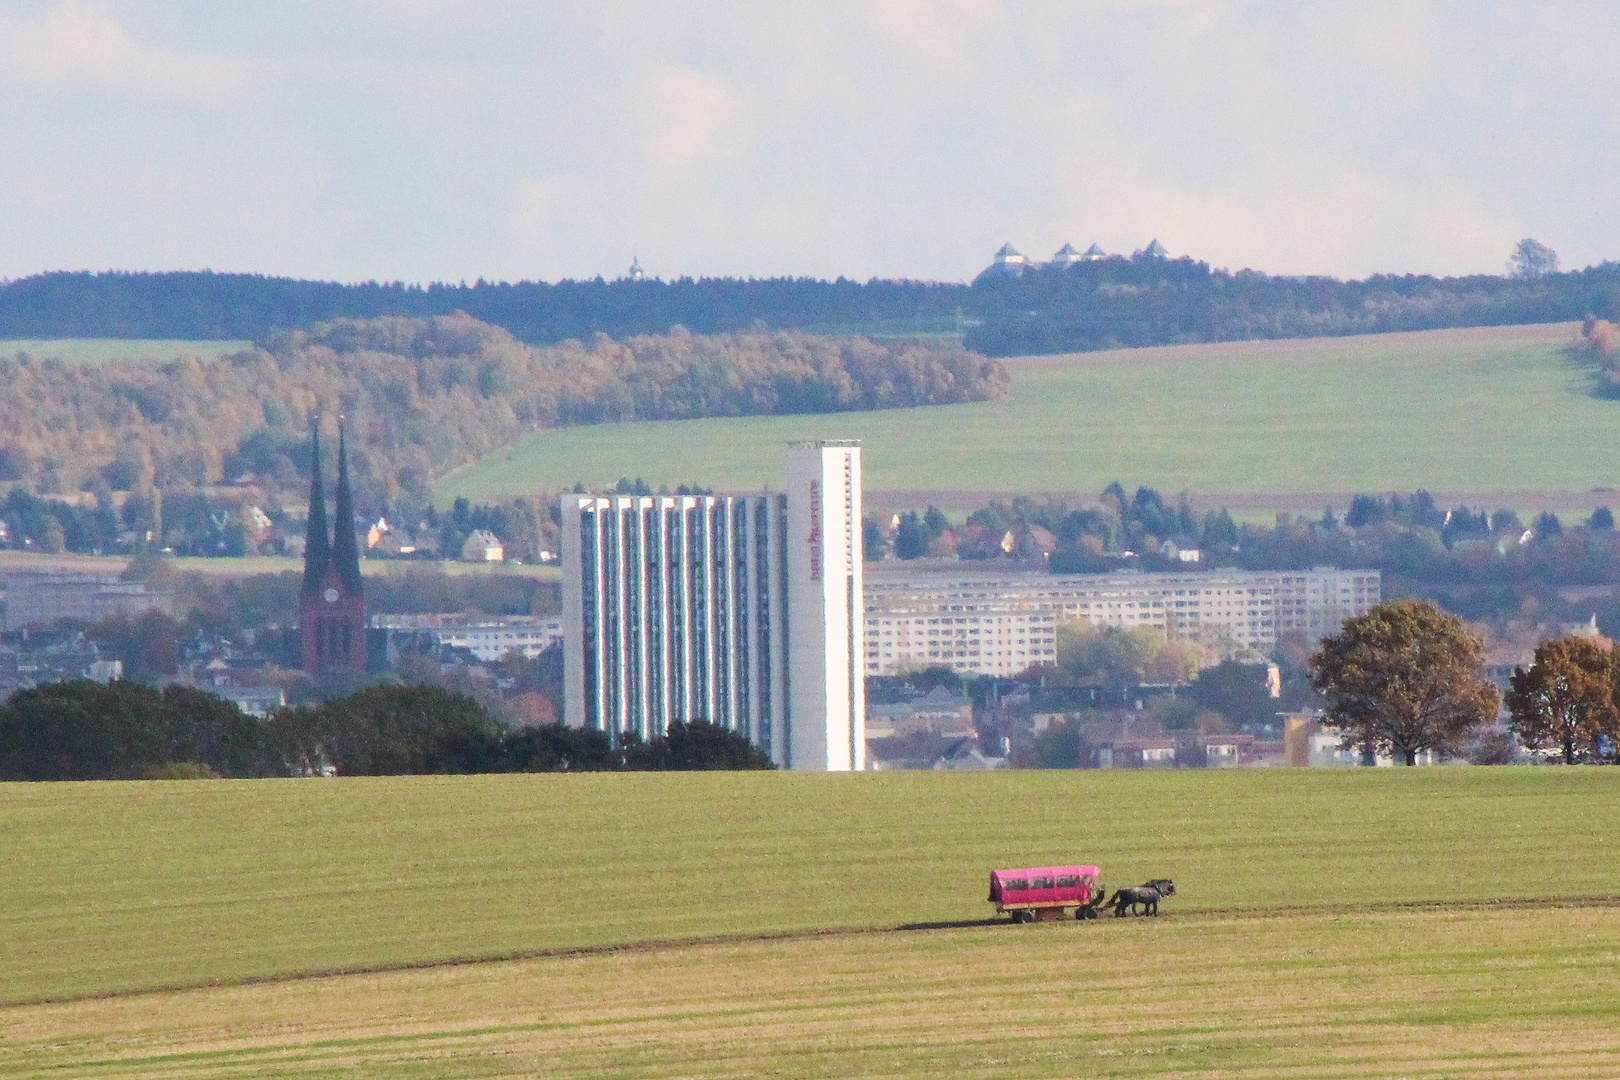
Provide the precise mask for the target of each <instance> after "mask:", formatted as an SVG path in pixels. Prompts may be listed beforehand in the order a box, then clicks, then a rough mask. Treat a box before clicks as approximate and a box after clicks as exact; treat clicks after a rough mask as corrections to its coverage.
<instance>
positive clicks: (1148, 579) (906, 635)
mask: <svg viewBox="0 0 1620 1080" xmlns="http://www.w3.org/2000/svg"><path fill="white" fill-rule="evenodd" d="M1381 591H1382V579H1381V578H1380V576H1379V573H1378V571H1376V570H1325V569H1324V570H1311V571H1293V572H1287V573H1284V572H1250V571H1235V570H1234V571H1204V572H1198V573H1186V574H1177V573H1152V574H1146V573H1124V574H1041V573H1023V572H994V571H971V570H968V571H964V570H957V569H953V570H933V569H920V570H918V569H911V568H899V567H895V568H890V567H883V568H880V569H875V570H874V571H873V572H872V573H871V575H870V576H869V577H868V578H867V587H866V594H865V598H866V634H865V639H864V645H865V648H864V649H863V650H862V653H863V658H864V660H865V672H866V674H868V675H889V674H894V673H896V672H899V671H904V670H906V669H908V668H918V667H934V666H944V667H948V668H950V669H952V670H953V671H959V672H962V673H964V674H969V673H971V674H981V675H1016V674H1018V673H1019V672H1021V671H1023V670H1025V669H1026V668H1028V667H1029V666H1030V665H1031V664H1039V663H1054V662H1056V658H1057V624H1058V623H1060V622H1063V621H1066V620H1074V621H1083V622H1088V623H1090V624H1092V625H1093V626H1098V627H1107V626H1117V627H1121V628H1126V629H1129V628H1134V627H1140V626H1145V627H1148V628H1150V629H1154V630H1160V631H1163V632H1164V633H1166V634H1184V635H1188V636H1206V635H1209V634H1211V633H1214V634H1218V635H1223V636H1228V637H1230V638H1231V639H1232V640H1233V641H1234V642H1236V643H1238V644H1241V645H1247V646H1250V647H1252V648H1254V649H1257V650H1260V651H1262V652H1263V651H1267V650H1269V649H1270V648H1272V647H1273V646H1274V645H1275V644H1276V643H1277V637H1278V635H1279V634H1286V633H1290V632H1292V633H1296V634H1302V635H1304V636H1305V638H1306V639H1307V640H1308V641H1309V642H1310V643H1312V644H1314V643H1315V642H1316V641H1318V640H1320V639H1321V638H1322V636H1323V635H1325V634H1331V633H1334V632H1335V631H1337V630H1338V628H1339V625H1340V624H1341V623H1342V622H1343V621H1344V619H1346V618H1347V617H1349V616H1352V615H1363V614H1366V612H1367V610H1368V609H1369V608H1371V607H1373V606H1374V605H1375V604H1377V603H1378V602H1379V600H1380V597H1381Z"/></svg>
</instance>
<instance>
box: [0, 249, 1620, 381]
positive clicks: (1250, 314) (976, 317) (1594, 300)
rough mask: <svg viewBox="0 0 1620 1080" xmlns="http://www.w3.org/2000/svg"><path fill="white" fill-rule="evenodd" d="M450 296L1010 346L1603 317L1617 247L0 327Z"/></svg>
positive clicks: (447, 308)
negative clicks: (1327, 273)
mask: <svg viewBox="0 0 1620 1080" xmlns="http://www.w3.org/2000/svg"><path fill="white" fill-rule="evenodd" d="M1548 255H1549V256H1551V255H1552V253H1551V252H1548ZM1553 258H1555V256H1553ZM1553 265H1555V263H1554V264H1553ZM458 312H462V313H466V314H469V315H471V316H472V317H474V318H476V319H478V320H481V321H483V322H487V323H491V324H493V325H497V326H500V327H502V328H504V329H505V330H507V331H508V332H509V333H510V334H512V335H513V336H514V337H515V338H517V339H518V340H520V341H524V342H527V343H529V344H531V345H552V344H557V343H560V342H564V341H567V340H570V339H577V340H587V339H589V338H591V337H592V336H593V335H595V334H598V333H602V334H607V335H609V336H612V337H614V338H620V339H622V338H627V337H634V336H639V335H663V334H667V333H670V332H671V331H672V330H673V329H674V328H675V327H685V328H686V329H687V330H690V331H692V332H694V333H699V334H724V333H733V332H742V333H757V332H760V331H762V330H764V331H769V330H805V331H817V332H842V333H865V334H881V335H882V336H901V335H911V336H924V337H926V336H928V335H950V334H955V333H958V332H965V335H966V336H965V339H964V340H965V344H966V345H967V346H968V347H970V348H972V349H974V350H977V351H979V352H982V353H984V354H986V355H990V356H1016V355H1024V354H1034V353H1060V352H1075V351H1084V350H1091V349H1107V348H1119V347H1127V346H1142V345H1164V344H1180V343H1191V342H1200V341H1236V340H1243V339H1251V338H1280V337H1320V336H1331V335H1339V334H1364V333H1383V332H1386V331H1395V330H1427V329H1441V328H1445V327H1459V326H1505V325H1512V324H1517V323H1540V322H1562V321H1571V320H1578V319H1583V318H1585V317H1586V316H1588V315H1592V316H1595V317H1598V318H1605V319H1610V320H1614V319H1620V263H1614V262H1604V263H1601V264H1599V265H1597V266H1592V267H1588V268H1586V269H1584V270H1575V271H1570V272H1568V273H1558V272H1556V271H1544V270H1541V269H1538V270H1537V271H1536V272H1535V273H1533V274H1505V275H1491V274H1478V275H1472V276H1467V277H1444V278H1443V277H1433V276H1429V275H1420V274H1406V275H1389V274H1381V275H1375V276H1373V277H1369V278H1366V279H1364V280H1359V281H1342V280H1339V279H1337V278H1330V277H1291V276H1277V275H1269V274H1264V273H1260V272H1258V271H1254V270H1238V271H1235V272H1234V271H1230V270H1225V269H1212V268H1211V267H1210V265H1209V264H1208V263H1207V262H1202V261H1199V260H1196V259H1192V258H1188V257H1182V258H1175V259H1171V258H1167V257H1165V256H1162V255H1159V254H1156V253H1154V254H1150V253H1148V252H1138V253H1136V254H1135V255H1132V256H1129V257H1126V256H1120V255H1116V256H1109V257H1106V258H1101V259H1093V260H1087V261H1082V262H1075V263H1068V264H1061V265H1060V264H1053V263H1048V264H1031V265H1029V266H1027V267H1026V268H1024V269H1023V271H1022V272H1021V273H1017V274H1011V273H997V272H993V271H986V272H985V273H983V274H981V275H979V277H978V278H976V279H975V280H974V281H973V283H972V284H971V285H968V284H952V283H941V282H921V281H904V280H881V279H873V280H871V281H866V282H858V281H851V280H848V279H845V278H839V279H837V280H835V281H823V280H816V279H811V278H760V279H755V278H748V279H741V278H699V279H693V278H678V279H675V280H672V281H662V280H657V279H650V278H649V279H638V280H632V279H629V278H623V279H620V280H617V281H604V280H602V279H600V278H596V279H593V280H589V281H559V282H555V283H548V282H538V281H520V282H515V283H507V282H486V281H477V282H474V283H473V284H471V285H467V284H454V285H452V284H432V285H427V286H419V285H406V284H403V283H400V282H393V283H378V282H363V283H359V284H349V285H345V284H338V283H335V282H325V281H300V280H295V279H291V278H272V277H265V276H262V275H255V274H215V273H210V272H199V273H191V272H176V273H122V272H108V273H99V274H92V273H88V272H80V273H49V274H39V275H35V276H33V277H27V278H21V279H19V280H16V281H11V282H5V283H0V338H8V337H9V338H25V339H35V338H60V337H123V338H164V339H188V340H198V339H216V340H217V339H248V340H259V339H262V338H264V337H265V336H266V335H268V334H270V333H271V332H273V331H276V330H281V329H286V328H289V327H300V326H308V325H310V324H311V323H315V322H320V321H325V320H333V319H339V318H350V319H371V318H377V317H383V316H409V317H414V318H423V317H431V316H437V315H452V314H456V313H458Z"/></svg>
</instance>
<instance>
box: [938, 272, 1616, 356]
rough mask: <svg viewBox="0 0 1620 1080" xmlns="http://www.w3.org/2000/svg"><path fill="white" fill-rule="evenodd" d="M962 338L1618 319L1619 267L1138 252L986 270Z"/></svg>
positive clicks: (1239, 334) (1084, 346) (1038, 341)
mask: <svg viewBox="0 0 1620 1080" xmlns="http://www.w3.org/2000/svg"><path fill="white" fill-rule="evenodd" d="M971 291H972V300H971V302H970V303H969V304H968V305H966V306H967V309H968V310H969V311H970V313H971V314H972V316H973V319H974V321H975V325H973V326H972V327H971V328H970V329H969V330H968V331H967V335H966V337H965V339H964V340H965V343H966V344H967V345H968V346H969V347H970V348H973V349H975V350H978V351H979V352H982V353H984V354H985V355H987V356H1019V355H1025V354H1038V353H1064V352H1081V351H1086V350H1094V349H1114V348H1127V347H1137V346H1145V345H1167V344H1185V343H1192V342H1203V341H1242V340H1248V339H1254V338H1288V337H1336V336H1340V335H1344V334H1376V333H1386V332H1390V331H1397V330H1437V329H1442V328H1446V327H1459V326H1509V325H1515V324H1519V323H1546V322H1565V321H1573V320H1580V319H1584V318H1586V317H1587V316H1588V315H1595V316H1597V317H1601V318H1606V319H1615V318H1617V317H1620V263H1617V262H1603V263H1600V264H1599V265H1597V266H1592V267H1588V268H1586V269H1584V270H1575V271H1571V272H1568V273H1557V272H1548V271H1546V270H1545V269H1544V265H1542V264H1538V265H1536V266H1531V267H1527V268H1524V269H1523V270H1522V271H1521V272H1516V273H1510V274H1507V275H1490V274H1476V275H1470V276H1466V277H1447V278H1440V277H1433V276H1430V275H1426V274H1404V275H1392V274H1377V275H1374V276H1372V277H1369V278H1366V279H1364V280H1360V281H1340V280H1338V279H1337V278H1329V277H1282V276H1271V275H1268V274H1263V273H1260V272H1258V271H1254V270H1239V271H1237V272H1235V273H1234V272H1232V271H1228V270H1223V269H1211V268H1210V266H1209V264H1208V263H1206V262H1202V261H1198V260H1195V259H1191V258H1178V259H1169V258H1163V257H1155V256H1151V255H1147V254H1144V253H1138V254H1137V255H1135V256H1132V257H1130V258H1125V257H1122V256H1113V257H1110V258H1105V259H1096V260H1091V261H1087V262H1079V263H1073V264H1068V265H1054V264H1046V265H1037V266H1032V267H1030V268H1029V269H1027V270H1025V271H1024V272H1023V273H1021V274H1018V275H1011V274H996V273H986V274H984V275H981V277H980V278H979V279H978V280H977V281H975V282H974V284H973V287H972V290H971Z"/></svg>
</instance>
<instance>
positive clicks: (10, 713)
mask: <svg viewBox="0 0 1620 1080" xmlns="http://www.w3.org/2000/svg"><path fill="white" fill-rule="evenodd" d="M185 763H190V764H196V765H205V766H207V767H208V768H210V769H212V770H213V771H214V772H216V773H219V774H220V775H222V776H275V775H278V774H281V773H283V772H284V769H283V766H282V761H281V757H280V755H279V754H278V753H276V752H275V750H274V748H273V747H272V745H271V742H270V739H269V737H268V733H267V732H266V731H265V730H264V728H263V726H262V725H260V724H259V722H258V721H256V720H254V719H253V718H252V717H250V716H247V715H245V714H244V713H243V712H242V711H241V710H240V709H238V708H237V707H236V706H235V705H234V704H232V703H231V702H229V701H226V700H224V699H223V698H221V697H219V696H218V695H215V694H209V693H206V692H204V691H201V690H194V689H191V688H188V687H170V688H169V689H168V690H166V691H161V692H160V691H158V690H156V689H153V688H152V687H150V686H145V685H143V684H141V683H137V682H131V681H128V680H123V679H120V680H118V681H116V682H112V683H99V682H94V681H92V680H89V679H74V680H70V681H68V682H60V683H43V684H41V685H39V686H35V687H32V688H30V689H27V690H19V691H17V692H16V693H14V694H12V695H11V697H10V698H9V699H8V700H7V701H6V703H5V705H4V706H0V779H3V780H132V779H138V778H140V777H141V776H144V775H146V774H147V773H148V772H149V771H151V770H153V769H155V768H158V767H160V766H166V765H176V764H185Z"/></svg>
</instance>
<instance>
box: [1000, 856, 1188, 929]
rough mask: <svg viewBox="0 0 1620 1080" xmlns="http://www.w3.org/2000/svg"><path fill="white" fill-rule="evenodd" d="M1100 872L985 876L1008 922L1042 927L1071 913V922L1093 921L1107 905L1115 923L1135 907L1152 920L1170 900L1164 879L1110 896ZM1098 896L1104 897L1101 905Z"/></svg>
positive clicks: (1170, 887) (1058, 869)
mask: <svg viewBox="0 0 1620 1080" xmlns="http://www.w3.org/2000/svg"><path fill="white" fill-rule="evenodd" d="M1101 876H1102V870H1100V869H1099V868H1097V867H1095V866H1047V867H1042V868H1039V869H1029V870H992V871H990V898H989V899H990V902H991V903H992V904H995V905H996V910H997V911H999V912H1001V913H1002V914H1004V915H1009V914H1010V915H1011V916H1012V920H1013V922H1045V921H1049V920H1052V919H1062V918H1066V917H1067V914H1066V913H1067V912H1068V909H1069V908H1073V909H1074V917H1075V918H1076V919H1095V918H1096V917H1097V913H1098V912H1097V909H1098V908H1101V907H1106V906H1109V905H1112V906H1113V908H1114V916H1115V917H1116V918H1118V917H1120V916H1122V915H1124V914H1125V913H1126V912H1127V911H1130V912H1131V913H1133V914H1134V913H1135V911H1136V909H1137V907H1141V908H1142V909H1143V910H1142V913H1143V914H1144V915H1157V914H1158V913H1159V901H1160V900H1161V899H1162V898H1164V897H1166V896H1174V895H1175V892H1176V886H1175V883H1174V882H1172V881H1171V880H1170V879H1169V878H1154V879H1153V880H1152V881H1149V882H1145V883H1143V884H1142V885H1138V886H1134V887H1132V888H1127V889H1120V890H1119V891H1118V892H1116V893H1114V895H1113V896H1111V897H1110V896H1108V890H1107V889H1105V888H1103V885H1102V881H1101V880H1100V878H1101ZM1104 897H1107V899H1106V900H1105V899H1104Z"/></svg>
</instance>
